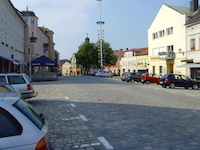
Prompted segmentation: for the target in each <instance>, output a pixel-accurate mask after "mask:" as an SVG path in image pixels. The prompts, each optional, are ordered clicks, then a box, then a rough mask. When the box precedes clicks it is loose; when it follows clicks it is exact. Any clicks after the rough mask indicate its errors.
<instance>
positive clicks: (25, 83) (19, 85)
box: [0, 73, 37, 99]
mask: <svg viewBox="0 0 200 150" xmlns="http://www.w3.org/2000/svg"><path fill="white" fill-rule="evenodd" d="M0 85H10V86H11V87H12V88H13V89H15V90H17V91H18V92H20V93H21V96H22V98H24V99H29V98H32V97H35V96H36V95H37V93H36V92H35V90H34V89H33V86H32V84H31V81H30V78H29V77H28V76H27V75H26V74H25V73H0Z"/></svg>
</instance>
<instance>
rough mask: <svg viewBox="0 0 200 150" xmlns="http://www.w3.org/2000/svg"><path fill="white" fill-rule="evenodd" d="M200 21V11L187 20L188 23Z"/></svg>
mask: <svg viewBox="0 0 200 150" xmlns="http://www.w3.org/2000/svg"><path fill="white" fill-rule="evenodd" d="M199 21H200V11H197V13H196V14H195V15H194V16H193V17H192V18H191V19H189V20H188V21H187V22H186V25H189V24H192V23H195V22H199Z"/></svg>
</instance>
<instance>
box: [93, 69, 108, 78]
mask: <svg viewBox="0 0 200 150" xmlns="http://www.w3.org/2000/svg"><path fill="white" fill-rule="evenodd" d="M95 76H97V77H109V78H112V73H111V72H110V71H105V70H100V71H98V72H96V74H95Z"/></svg>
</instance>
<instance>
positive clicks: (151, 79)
mask: <svg viewBox="0 0 200 150" xmlns="http://www.w3.org/2000/svg"><path fill="white" fill-rule="evenodd" d="M159 81H160V77H159V76H158V75H157V74H154V73H143V74H142V77H141V82H142V83H143V84H144V83H146V84H149V83H157V84H159Z"/></svg>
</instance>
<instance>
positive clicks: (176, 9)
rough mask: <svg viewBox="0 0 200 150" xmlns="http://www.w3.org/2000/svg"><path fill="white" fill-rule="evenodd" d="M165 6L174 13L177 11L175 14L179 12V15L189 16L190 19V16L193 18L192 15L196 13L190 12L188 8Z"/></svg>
mask: <svg viewBox="0 0 200 150" xmlns="http://www.w3.org/2000/svg"><path fill="white" fill-rule="evenodd" d="M165 5H166V4H165ZM166 6H168V7H170V8H172V9H174V10H175V11H177V12H179V13H181V14H185V15H187V16H189V17H192V16H194V15H195V14H196V13H197V11H195V12H192V11H190V8H189V7H181V6H169V5H166Z"/></svg>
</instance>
